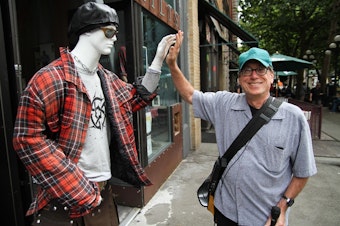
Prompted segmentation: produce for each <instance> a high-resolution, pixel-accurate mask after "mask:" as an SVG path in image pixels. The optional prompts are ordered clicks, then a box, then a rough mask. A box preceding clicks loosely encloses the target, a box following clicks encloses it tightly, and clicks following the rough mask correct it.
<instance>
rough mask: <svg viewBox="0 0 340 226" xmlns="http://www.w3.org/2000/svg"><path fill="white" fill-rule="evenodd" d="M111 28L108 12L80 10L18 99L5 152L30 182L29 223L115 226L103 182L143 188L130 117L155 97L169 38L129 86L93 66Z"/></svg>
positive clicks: (107, 49)
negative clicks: (9, 149) (61, 44)
mask: <svg viewBox="0 0 340 226" xmlns="http://www.w3.org/2000/svg"><path fill="white" fill-rule="evenodd" d="M118 27H119V21H118V16H117V13H116V11H115V10H114V9H112V8H111V7H109V6H107V5H105V4H100V3H94V2H88V3H85V4H83V5H82V6H80V7H79V8H78V9H77V11H76V12H75V14H74V15H73V17H72V19H71V22H70V27H69V39H70V45H69V47H67V48H60V56H61V57H60V58H58V59H56V60H54V61H53V62H51V63H50V64H49V65H47V66H45V67H43V68H42V69H40V70H39V71H38V72H37V73H36V74H35V75H34V76H33V77H32V79H31V80H30V81H29V83H28V85H27V87H26V88H25V90H24V91H23V94H22V96H21V98H20V101H19V106H18V114H17V118H16V124H15V128H14V135H13V146H14V149H15V151H16V152H17V153H18V156H19V158H20V159H21V160H22V161H23V163H24V165H25V166H26V168H27V170H28V171H29V172H30V173H31V175H32V176H33V177H34V179H35V181H36V182H37V186H38V188H37V190H38V192H37V195H36V197H35V199H34V200H33V202H32V204H31V206H30V208H29V210H28V211H27V215H31V214H35V213H38V214H36V215H35V219H34V222H33V225H39V226H47V225H48V226H54V225H59V226H60V225H65V226H66V225H70V223H71V224H76V225H81V226H92V225H101V226H112V225H117V226H118V225H119V218H118V213H117V208H116V204H115V202H114V199H113V195H112V191H111V186H110V183H109V180H110V178H111V177H117V178H119V179H121V180H123V181H125V182H127V183H130V184H131V185H133V186H136V187H140V186H149V185H151V184H152V183H151V181H150V180H149V179H148V177H147V175H146V173H145V172H144V170H143V168H142V167H141V165H140V164H139V161H138V154H137V149H136V144H135V139H134V129H133V123H132V115H133V112H135V111H138V110H140V109H142V108H143V107H145V106H147V105H148V104H150V102H151V101H152V99H153V98H154V97H155V96H156V93H154V91H155V90H156V88H157V85H158V81H159V76H160V73H161V66H162V63H163V61H164V58H165V56H166V55H167V52H168V50H169V48H170V46H171V45H172V44H174V43H175V41H176V36H175V35H167V36H165V37H164V38H163V39H162V40H161V41H160V43H159V44H158V48H157V51H156V56H155V58H154V60H153V61H152V64H151V66H150V67H149V69H147V72H146V74H145V76H144V78H143V80H142V82H141V84H134V85H132V84H129V83H125V82H123V81H122V80H120V79H119V77H118V76H117V75H115V74H114V73H113V72H111V71H109V70H106V69H105V68H103V66H102V65H101V64H99V59H100V57H101V55H107V54H110V53H111V50H112V47H113V45H114V43H115V41H116V40H117V37H116V34H117V30H118Z"/></svg>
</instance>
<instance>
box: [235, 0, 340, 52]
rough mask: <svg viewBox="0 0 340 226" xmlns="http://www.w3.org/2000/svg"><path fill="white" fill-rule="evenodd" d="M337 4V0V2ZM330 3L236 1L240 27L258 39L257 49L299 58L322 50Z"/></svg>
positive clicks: (319, 0) (336, 16) (334, 17)
mask: <svg viewBox="0 0 340 226" xmlns="http://www.w3.org/2000/svg"><path fill="white" fill-rule="evenodd" d="M337 1H339V0H337ZM333 3H334V0H240V2H239V6H240V9H241V10H240V24H241V26H242V27H243V28H245V29H246V30H247V31H249V32H251V33H252V34H253V35H254V36H255V37H257V38H258V40H259V45H260V47H261V48H265V49H267V50H268V51H269V52H270V53H275V52H276V51H278V52H280V53H282V54H286V55H290V56H295V57H302V55H304V53H305V51H306V50H307V49H311V50H313V52H320V51H324V50H325V49H326V48H327V46H328V44H329V43H328V42H327V40H328V37H329V31H330V24H331V21H332V20H338V21H339V18H340V17H339V10H338V13H335V14H334V15H332V14H331V12H333V11H332V7H333V5H334V4H333Z"/></svg>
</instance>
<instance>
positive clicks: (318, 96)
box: [309, 82, 323, 105]
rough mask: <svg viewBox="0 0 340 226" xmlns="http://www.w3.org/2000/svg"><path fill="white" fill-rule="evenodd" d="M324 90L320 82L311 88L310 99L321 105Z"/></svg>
mask: <svg viewBox="0 0 340 226" xmlns="http://www.w3.org/2000/svg"><path fill="white" fill-rule="evenodd" d="M322 96H323V93H322V90H321V84H320V82H318V83H317V84H316V86H315V87H314V88H312V89H311V91H310V94H309V101H310V102H311V103H313V104H316V105H321V103H322Z"/></svg>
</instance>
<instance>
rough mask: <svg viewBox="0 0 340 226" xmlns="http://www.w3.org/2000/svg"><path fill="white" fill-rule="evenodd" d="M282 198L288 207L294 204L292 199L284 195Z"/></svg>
mask: <svg viewBox="0 0 340 226" xmlns="http://www.w3.org/2000/svg"><path fill="white" fill-rule="evenodd" d="M282 198H283V199H284V200H285V201H286V204H287V206H288V207H291V206H292V205H293V204H294V199H293V198H289V197H287V196H286V195H282Z"/></svg>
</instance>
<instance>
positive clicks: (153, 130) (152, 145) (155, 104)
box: [142, 11, 179, 163]
mask: <svg viewBox="0 0 340 226" xmlns="http://www.w3.org/2000/svg"><path fill="white" fill-rule="evenodd" d="M142 29H143V34H144V37H143V47H142V48H143V63H144V70H145V71H146V69H147V68H148V66H149V65H150V64H151V62H152V60H153V58H154V56H155V54H156V51H157V46H158V43H159V42H160V40H161V39H162V38H163V37H164V36H165V35H168V34H171V33H174V31H173V30H172V29H171V28H170V27H168V26H166V25H165V24H164V23H162V22H160V21H159V20H157V19H156V18H155V17H154V16H153V15H151V14H150V13H148V12H146V11H143V28H142ZM145 71H144V73H145ZM177 102H179V97H178V94H177V91H176V89H175V87H174V85H173V82H172V78H171V75H170V71H169V68H168V67H167V65H166V63H165V62H164V63H163V66H162V73H161V75H160V81H159V87H158V96H157V97H156V98H155V99H154V100H153V101H152V104H151V105H150V106H149V107H147V108H146V134H147V153H148V161H149V163H150V162H151V161H152V160H153V159H155V158H156V157H157V156H158V155H159V154H160V153H162V151H164V150H165V149H166V148H167V147H168V146H169V145H170V144H171V142H172V133H171V131H172V130H171V125H172V124H171V122H172V119H171V114H170V109H171V105H173V104H175V103H177Z"/></svg>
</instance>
